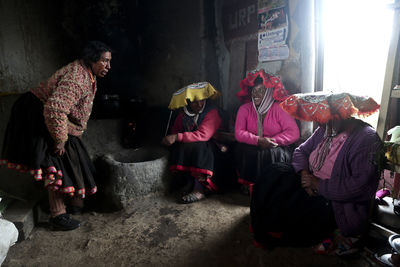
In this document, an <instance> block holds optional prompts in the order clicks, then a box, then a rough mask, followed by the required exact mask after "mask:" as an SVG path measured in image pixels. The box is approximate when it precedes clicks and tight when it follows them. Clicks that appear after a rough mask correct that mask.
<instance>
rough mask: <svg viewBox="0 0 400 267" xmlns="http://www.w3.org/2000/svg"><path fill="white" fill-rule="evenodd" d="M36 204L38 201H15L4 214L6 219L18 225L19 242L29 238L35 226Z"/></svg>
mask: <svg viewBox="0 0 400 267" xmlns="http://www.w3.org/2000/svg"><path fill="white" fill-rule="evenodd" d="M36 204H37V202H36V201H29V202H24V201H15V202H14V203H13V204H11V205H10V206H9V207H8V208H7V210H6V211H5V213H4V214H3V217H4V219H6V220H8V221H10V222H12V223H14V225H15V227H17V229H18V232H19V236H18V242H19V241H22V240H25V239H27V238H28V236H29V234H30V233H31V232H32V229H33V227H34V226H35V216H34V212H33V211H34V207H35V206H36Z"/></svg>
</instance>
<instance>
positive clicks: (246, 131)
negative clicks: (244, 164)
mask: <svg viewBox="0 0 400 267" xmlns="http://www.w3.org/2000/svg"><path fill="white" fill-rule="evenodd" d="M263 126H264V133H263V136H264V137H270V138H274V139H275V141H276V143H278V145H279V146H287V145H290V144H293V143H294V142H296V141H297V139H299V128H298V127H297V124H296V121H295V120H294V119H293V118H292V117H291V116H290V115H289V114H287V113H286V112H285V111H284V110H283V109H282V108H281V107H280V106H279V103H278V102H275V103H274V104H272V106H271V108H270V109H269V110H268V112H267V114H266V116H265V119H264V123H263ZM235 137H236V140H237V141H238V142H241V143H246V144H249V145H255V146H256V145H257V142H258V136H257V113H256V110H255V109H254V106H253V102H249V103H246V104H243V105H242V106H241V107H240V108H239V111H238V113H237V116H236V124H235Z"/></svg>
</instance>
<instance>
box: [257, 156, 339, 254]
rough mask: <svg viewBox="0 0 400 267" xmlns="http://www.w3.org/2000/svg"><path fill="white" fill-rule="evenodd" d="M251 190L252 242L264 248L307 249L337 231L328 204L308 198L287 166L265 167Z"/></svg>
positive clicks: (298, 178)
mask: <svg viewBox="0 0 400 267" xmlns="http://www.w3.org/2000/svg"><path fill="white" fill-rule="evenodd" d="M265 173H266V174H265V175H267V176H268V177H263V176H260V177H259V178H258V179H257V182H256V183H255V185H254V187H253V193H252V196H251V205H250V215H251V226H252V230H253V234H254V238H255V241H257V242H258V243H261V244H262V245H264V246H266V247H275V246H308V245H314V244H317V243H318V242H321V241H322V240H324V239H326V238H328V237H330V235H331V234H332V233H333V231H334V230H335V229H336V228H337V227H336V222H335V217H334V213H333V210H332V206H331V203H330V201H328V200H326V199H325V198H324V197H322V196H313V197H311V196H309V195H308V194H307V193H306V191H305V190H304V189H303V188H301V184H300V183H301V178H300V176H299V175H298V174H297V173H295V171H294V169H293V167H292V166H291V164H289V163H275V164H271V165H269V167H268V168H267V169H266V170H265Z"/></svg>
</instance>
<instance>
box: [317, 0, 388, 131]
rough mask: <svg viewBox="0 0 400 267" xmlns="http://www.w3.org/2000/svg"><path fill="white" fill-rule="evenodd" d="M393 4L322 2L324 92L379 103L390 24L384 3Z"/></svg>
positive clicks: (359, 0)
mask: <svg viewBox="0 0 400 267" xmlns="http://www.w3.org/2000/svg"><path fill="white" fill-rule="evenodd" d="M393 2H394V1H393V0H392V1H387V0H386V1H385V0H335V1H332V0H325V1H324V5H325V6H324V10H325V12H324V14H323V16H322V18H323V35H324V81H323V82H324V88H323V90H324V91H331V92H349V93H353V94H357V95H365V96H370V97H372V98H374V99H375V100H376V101H377V102H378V103H380V101H381V95H382V88H383V80H384V76H385V69H386V60H387V54H388V48H389V42H390V39H391V32H392V23H393V9H391V8H389V7H388V4H390V3H393ZM376 118H377V117H376ZM376 118H371V119H372V120H376ZM371 119H370V120H371ZM369 122H370V123H371V124H375V125H373V126H376V122H375V121H373V122H371V121H369Z"/></svg>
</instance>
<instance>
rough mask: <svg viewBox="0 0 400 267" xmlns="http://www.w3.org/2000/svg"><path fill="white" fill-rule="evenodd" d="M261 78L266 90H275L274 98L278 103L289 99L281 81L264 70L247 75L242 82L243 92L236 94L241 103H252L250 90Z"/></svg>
mask: <svg viewBox="0 0 400 267" xmlns="http://www.w3.org/2000/svg"><path fill="white" fill-rule="evenodd" d="M258 76H260V78H261V79H262V80H263V84H264V86H265V88H273V90H274V91H273V98H274V99H275V100H276V101H283V100H285V99H286V98H287V97H288V95H289V94H288V92H287V91H286V90H285V88H284V87H283V84H282V82H281V79H280V78H279V77H277V76H273V75H271V74H268V73H266V72H265V71H264V70H263V69H260V70H259V71H256V72H252V73H249V74H247V77H246V78H244V79H243V80H242V81H241V82H240V88H241V90H240V91H239V92H238V93H237V94H236V96H237V97H238V98H239V100H240V102H242V103H247V102H250V101H251V96H250V94H249V88H250V87H253V86H254V80H255V79H256V78H257V77H258Z"/></svg>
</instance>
